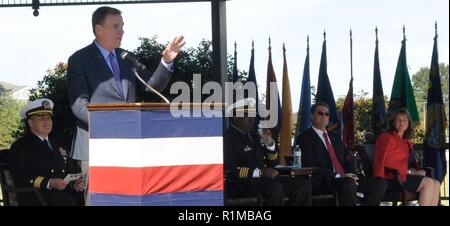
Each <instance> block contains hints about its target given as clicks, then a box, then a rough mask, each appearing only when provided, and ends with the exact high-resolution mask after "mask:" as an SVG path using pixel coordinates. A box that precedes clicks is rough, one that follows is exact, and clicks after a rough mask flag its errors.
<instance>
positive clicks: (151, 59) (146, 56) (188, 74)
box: [134, 36, 246, 102]
mask: <svg viewBox="0 0 450 226" xmlns="http://www.w3.org/2000/svg"><path fill="white" fill-rule="evenodd" d="M156 38H157V36H153V37H151V38H140V39H139V40H140V41H141V44H140V46H139V47H138V48H137V49H136V50H135V51H134V55H135V56H136V58H137V59H139V61H141V62H142V63H143V64H145V65H146V66H147V67H148V68H153V69H154V68H156V67H157V66H158V64H159V63H160V62H161V52H162V51H163V50H164V48H165V46H166V44H167V43H166V44H161V43H158V42H157V41H156ZM211 59H212V44H211V41H207V40H202V41H200V43H199V45H198V46H197V47H195V48H193V47H191V48H187V49H186V50H182V51H180V53H179V54H178V56H177V58H176V59H175V62H174V72H173V75H172V77H171V79H170V81H169V84H168V86H167V87H170V85H171V84H173V83H175V82H178V81H183V82H186V83H187V84H188V85H189V87H190V91H191V92H192V82H193V81H192V78H193V77H192V76H193V74H201V75H202V77H201V83H202V84H205V83H206V82H209V81H212V60H211ZM227 64H228V77H229V78H231V76H232V75H231V74H232V67H233V61H232V58H231V55H228V61H227ZM239 74H240V76H241V77H242V76H243V75H246V73H245V72H242V71H239ZM162 94H163V95H164V96H166V97H167V98H168V99H169V100H170V99H173V98H175V97H176V96H178V94H170V88H166V89H164V91H163V92H162ZM191 94H192V93H191ZM208 96H209V95H208V94H206V95H204V96H202V100H204V98H206V97H208ZM191 97H192V95H191ZM137 98H138V100H137V101H145V102H160V101H161V99H160V98H159V97H158V96H156V95H155V94H153V93H151V92H144V91H142V90H138V91H137Z"/></svg>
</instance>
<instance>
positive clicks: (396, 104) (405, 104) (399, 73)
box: [388, 38, 419, 126]
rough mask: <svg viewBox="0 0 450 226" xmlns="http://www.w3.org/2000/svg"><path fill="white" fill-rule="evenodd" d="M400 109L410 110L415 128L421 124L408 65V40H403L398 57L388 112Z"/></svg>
mask: <svg viewBox="0 0 450 226" xmlns="http://www.w3.org/2000/svg"><path fill="white" fill-rule="evenodd" d="M399 108H407V109H408V111H409V113H410V114H411V119H412V122H413V125H414V126H415V125H417V123H419V114H418V112H417V105H416V100H415V98H414V91H413V88H412V85H411V79H410V78H409V72H408V66H407V64H406V38H403V41H402V48H401V50H400V56H399V57H398V62H397V69H396V70H395V78H394V85H393V86H392V93H391V100H390V102H389V109H388V112H389V114H392V113H393V112H395V110H397V109H399Z"/></svg>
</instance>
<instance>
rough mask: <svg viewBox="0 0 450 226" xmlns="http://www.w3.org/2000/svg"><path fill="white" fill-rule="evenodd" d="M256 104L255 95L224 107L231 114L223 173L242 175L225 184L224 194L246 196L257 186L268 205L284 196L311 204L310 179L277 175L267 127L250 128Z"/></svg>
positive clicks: (279, 202) (280, 201)
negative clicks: (265, 128)
mask: <svg viewBox="0 0 450 226" xmlns="http://www.w3.org/2000/svg"><path fill="white" fill-rule="evenodd" d="M255 106H256V101H255V99H253V98H246V99H242V100H240V101H238V102H236V103H235V104H234V105H232V106H230V107H229V108H228V109H227V112H230V111H233V118H232V122H231V125H230V128H229V129H228V130H227V131H226V132H225V134H224V136H223V139H224V157H225V159H224V164H225V170H226V173H227V175H226V176H227V178H228V179H238V178H240V179H242V180H235V181H236V183H234V182H232V183H226V184H225V189H226V193H227V196H228V197H232V198H238V197H246V196H247V197H248V196H249V195H250V194H254V193H255V190H256V191H258V192H261V194H262V196H263V197H264V198H265V200H266V204H267V205H269V206H275V205H285V196H287V197H289V198H290V199H289V200H290V203H289V204H291V205H310V204H311V184H310V183H309V180H307V179H304V178H299V177H296V178H288V179H287V178H286V179H283V180H282V179H280V178H278V177H277V175H278V172H277V171H276V170H275V169H274V168H273V167H275V165H277V164H278V162H279V158H278V150H277V149H276V147H275V146H276V145H275V142H274V141H273V140H272V138H271V134H270V132H269V130H263V132H262V133H261V134H258V133H257V131H253V130H252V128H253V125H254V116H255V112H256V108H255ZM239 112H240V113H239Z"/></svg>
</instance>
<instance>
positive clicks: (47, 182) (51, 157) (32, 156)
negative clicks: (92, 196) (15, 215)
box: [9, 98, 84, 206]
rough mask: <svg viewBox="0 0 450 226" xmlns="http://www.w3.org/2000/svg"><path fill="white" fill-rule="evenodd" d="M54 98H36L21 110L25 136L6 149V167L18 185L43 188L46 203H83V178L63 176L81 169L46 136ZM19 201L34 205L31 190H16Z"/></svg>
mask: <svg viewBox="0 0 450 226" xmlns="http://www.w3.org/2000/svg"><path fill="white" fill-rule="evenodd" d="M52 109H53V102H52V101H51V100H49V99H45V98H43V99H37V100H35V101H32V102H30V103H29V104H28V105H26V106H25V107H24V108H22V110H21V111H20V115H21V117H22V118H24V119H26V121H27V131H26V135H25V136H24V137H21V138H19V139H18V140H17V141H15V142H14V143H13V144H12V145H11V148H10V151H9V167H10V169H11V174H12V176H13V180H14V183H15V185H16V186H17V187H30V186H34V187H36V188H38V189H40V190H41V191H42V194H43V196H44V198H45V199H46V201H47V204H48V205H59V206H60V205H83V192H82V191H83V187H84V185H83V182H82V180H81V178H80V179H77V180H74V181H71V182H69V181H68V180H64V178H65V177H66V175H67V174H68V173H71V174H72V173H79V172H81V169H80V167H79V166H78V164H76V163H75V162H74V160H72V159H69V158H67V156H66V153H65V150H64V149H63V148H61V146H60V144H59V143H57V142H56V141H55V140H54V139H52V138H51V137H49V134H50V132H51V131H52V127H53V121H52V116H53V112H52ZM17 199H18V202H19V205H37V204H38V202H37V198H36V197H35V195H34V194H19V195H18V197H17Z"/></svg>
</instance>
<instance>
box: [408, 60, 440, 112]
mask: <svg viewBox="0 0 450 226" xmlns="http://www.w3.org/2000/svg"><path fill="white" fill-rule="evenodd" d="M439 72H440V73H441V84H442V94H443V95H444V102H446V103H447V102H448V82H449V81H448V64H447V65H445V63H440V64H439ZM428 76H430V69H429V68H428V67H422V68H420V69H419V71H418V72H416V73H415V74H414V75H413V76H412V82H413V89H414V96H415V97H416V102H418V103H419V102H426V101H427V95H428Z"/></svg>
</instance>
